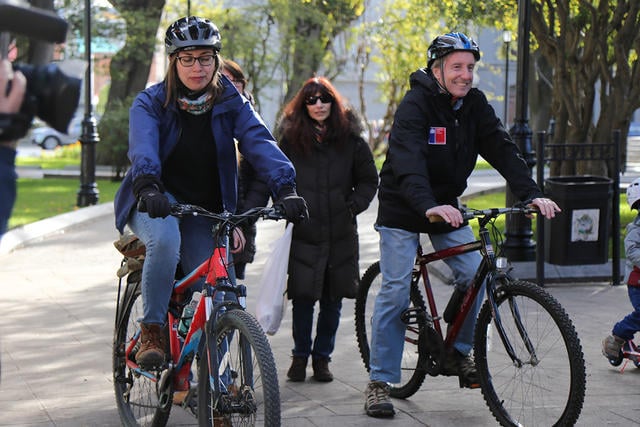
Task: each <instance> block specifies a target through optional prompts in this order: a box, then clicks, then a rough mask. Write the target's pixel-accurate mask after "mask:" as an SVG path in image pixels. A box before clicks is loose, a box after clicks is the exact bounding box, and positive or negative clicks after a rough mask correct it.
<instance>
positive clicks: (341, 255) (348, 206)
mask: <svg viewBox="0 0 640 427" xmlns="http://www.w3.org/2000/svg"><path fill="white" fill-rule="evenodd" d="M356 120H357V119H356V118H355V116H354V117H353V120H352V125H353V126H352V127H353V130H352V133H351V136H350V138H349V141H348V144H346V146H344V147H341V148H340V147H337V146H336V145H335V144H331V143H327V141H325V142H323V143H317V144H315V145H314V147H313V149H312V150H311V152H310V153H309V154H308V155H305V154H304V153H301V152H300V151H297V150H293V149H292V147H291V145H290V144H289V141H287V140H286V139H282V140H281V141H280V148H281V149H282V151H283V152H284V153H285V154H286V155H287V157H289V159H291V162H292V163H293V165H294V167H295V169H296V190H297V192H298V195H300V196H302V197H303V198H304V199H305V201H306V202H307V205H308V207H309V220H308V221H305V222H303V223H300V224H296V225H295V227H294V228H293V238H292V242H291V251H290V255H289V281H288V284H287V294H288V297H289V299H294V298H305V299H311V300H319V299H320V298H321V297H322V295H323V288H324V286H325V284H326V285H328V286H329V288H328V289H326V290H325V292H327V295H329V297H330V298H331V299H334V300H335V299H339V298H354V297H355V293H356V288H357V285H358V281H359V277H360V275H359V264H358V260H359V248H358V228H357V222H356V215H358V214H359V213H361V212H363V211H364V210H366V209H367V207H368V206H369V204H370V203H371V200H372V199H373V197H374V196H375V193H376V187H377V185H378V172H377V170H376V167H375V164H374V161H373V155H372V154H371V150H370V148H369V145H368V144H367V143H366V142H365V141H364V140H363V139H362V137H361V136H360V132H361V126H360V125H359V123H356ZM287 125H288V123H287V122H286V121H285V122H283V123H282V126H287ZM280 134H282V133H280Z"/></svg>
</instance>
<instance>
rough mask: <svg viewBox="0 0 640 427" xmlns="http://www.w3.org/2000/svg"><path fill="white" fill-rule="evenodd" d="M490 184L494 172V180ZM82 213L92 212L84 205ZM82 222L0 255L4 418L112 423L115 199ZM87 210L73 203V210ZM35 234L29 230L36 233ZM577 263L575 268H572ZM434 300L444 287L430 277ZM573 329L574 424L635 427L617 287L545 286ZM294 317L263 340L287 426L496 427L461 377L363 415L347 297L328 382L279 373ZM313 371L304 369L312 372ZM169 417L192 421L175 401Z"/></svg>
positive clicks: (366, 244)
mask: <svg viewBox="0 0 640 427" xmlns="http://www.w3.org/2000/svg"><path fill="white" fill-rule="evenodd" d="M494 186H495V180H494ZM85 209H87V208H85ZM90 209H93V210H92V212H93V213H94V215H88V216H87V217H84V218H82V221H81V222H79V223H78V222H77V221H74V220H73V218H72V219H69V218H67V223H66V224H65V225H64V226H63V227H62V228H61V229H60V228H59V229H58V231H55V232H54V233H53V234H49V235H47V236H44V237H34V239H35V240H34V239H30V240H29V241H28V243H27V244H26V246H23V247H21V246H20V245H17V246H16V247H14V248H12V249H11V250H7V251H6V252H4V253H0V284H1V287H0V312H1V313H3V316H2V320H0V350H1V354H0V355H1V358H2V381H1V383H0V426H38V427H40V426H118V425H120V421H119V418H118V414H117V410H116V408H115V400H114V396H113V384H112V383H113V381H112V378H111V338H112V333H113V319H114V311H115V301H116V292H117V286H116V285H117V278H116V275H115V272H116V270H117V268H118V266H119V263H120V256H119V254H118V253H117V252H116V250H115V249H114V248H113V245H112V242H113V241H114V240H115V239H116V237H117V236H116V231H115V229H114V226H113V217H112V213H111V209H110V205H102V206H98V207H92V208H90ZM85 213H86V211H84V210H82V209H81V210H79V211H78V215H80V216H82V215H84V214H85ZM374 219H375V205H374V206H373V207H372V208H371V209H369V210H368V211H367V212H365V213H364V214H363V215H361V216H360V217H359V224H360V237H361V267H362V268H363V269H364V268H366V266H367V265H369V264H370V263H372V262H373V261H374V260H376V259H377V258H378V236H377V233H375V231H374V230H373V221H374ZM282 230H283V224H282V223H275V222H261V223H260V225H259V232H258V242H257V244H258V254H257V257H256V261H255V262H254V263H253V264H252V265H250V266H249V267H248V271H247V280H246V281H245V283H246V284H247V285H248V289H249V298H248V306H249V308H250V309H251V308H253V307H254V306H255V297H256V296H257V294H258V290H257V289H255V287H252V284H255V283H257V282H258V277H259V275H260V272H261V271H262V268H263V266H264V262H265V260H266V257H267V253H266V252H267V251H266V249H267V248H268V242H269V241H270V240H272V239H274V238H277V237H278V236H279V235H280V234H281V233H282ZM32 237H33V236H32ZM577 268H579V267H577ZM434 288H435V291H436V295H437V298H438V299H439V300H442V301H444V300H445V299H446V298H448V295H449V293H450V291H451V289H450V288H449V287H448V286H446V285H444V284H442V283H440V280H438V279H436V280H435V284H434ZM548 290H549V292H551V293H552V294H553V295H554V296H555V297H556V298H557V299H558V300H559V301H560V302H561V304H562V305H563V306H564V307H565V309H566V310H567V312H568V313H569V315H570V316H571V318H572V320H573V322H574V323H575V325H576V328H577V330H578V333H579V336H580V339H581V342H582V346H583V350H584V354H585V360H586V363H587V395H586V399H585V405H584V409H583V411H582V416H581V417H580V420H579V423H578V424H579V425H582V426H602V425H609V426H623V425H624V426H628V425H640V421H638V420H640V406H639V405H638V403H637V402H638V392H637V390H638V383H639V382H640V369H635V368H634V367H633V366H627V368H626V370H625V372H624V373H623V374H621V373H620V372H619V369H617V368H613V367H611V366H609V365H608V363H607V362H606V360H605V359H604V358H603V357H602V356H601V354H600V341H601V340H602V338H603V337H604V336H605V335H606V334H608V333H609V331H610V329H611V327H612V325H613V323H614V322H615V321H617V320H618V319H619V318H621V317H623V316H624V315H626V314H627V313H628V312H629V311H630V310H631V306H630V304H629V303H628V299H627V296H626V289H625V288H624V287H611V286H609V285H608V284H606V283H590V282H586V283H579V284H575V283H574V284H572V283H568V284H557V285H550V286H549V287H548ZM290 331H291V317H290V312H288V313H287V315H286V316H285V319H284V321H283V324H282V326H281V329H280V331H279V332H278V333H277V334H276V335H274V336H272V337H270V338H269V339H270V342H271V345H272V348H273V352H274V354H275V357H276V363H277V367H278V377H279V379H280V387H281V398H282V411H283V425H284V426H291V427H300V426H301V427H305V426H329V427H330V426H340V427H343V426H367V427H370V426H387V425H397V426H403V427H404V426H471V425H473V426H493V425H496V422H495V421H494V419H493V417H492V416H491V414H490V412H489V410H488V408H487V406H486V404H485V403H484V400H483V399H482V395H481V392H480V391H479V390H467V389H460V388H458V384H457V379H455V378H449V377H436V378H433V377H427V379H426V381H425V383H424V385H423V387H422V389H421V390H420V391H419V392H418V393H417V394H416V395H414V396H413V397H412V398H410V399H407V400H395V401H394V404H395V405H396V409H397V412H398V413H397V415H396V417H395V418H394V419H393V420H392V421H390V420H377V419H372V418H369V417H367V416H366V415H365V414H364V410H363V404H364V396H363V390H364V388H365V385H366V383H367V381H368V377H367V374H366V371H365V369H364V367H363V364H362V361H361V359H360V356H359V353H358V349H357V344H356V341H355V336H354V319H353V301H352V300H345V301H344V306H343V316H342V320H341V325H340V329H339V332H338V337H337V343H336V351H335V353H334V355H333V362H332V364H331V369H332V371H333V373H334V375H335V378H336V379H335V381H333V382H331V383H317V382H314V381H313V380H307V381H306V382H304V383H290V382H287V381H286V380H285V378H286V371H287V369H288V367H289V363H290V357H289V356H290V351H291V347H292V339H291V336H290ZM309 374H310V370H309ZM169 424H170V425H172V426H182V425H196V423H195V419H194V418H192V417H191V416H190V415H188V414H187V413H186V412H184V411H183V410H181V409H179V408H174V410H173V411H172V415H171V418H170V422H169Z"/></svg>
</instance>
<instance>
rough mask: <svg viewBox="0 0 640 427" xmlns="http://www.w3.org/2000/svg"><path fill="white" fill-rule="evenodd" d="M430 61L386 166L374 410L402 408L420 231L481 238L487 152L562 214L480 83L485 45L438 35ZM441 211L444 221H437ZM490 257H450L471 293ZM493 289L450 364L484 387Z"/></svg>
mask: <svg viewBox="0 0 640 427" xmlns="http://www.w3.org/2000/svg"><path fill="white" fill-rule="evenodd" d="M427 56H428V63H427V67H426V68H422V69H419V70H417V71H415V72H414V73H412V74H411V76H410V89H409V91H408V92H407V93H406V95H405V97H404V99H403V100H402V102H401V103H400V105H399V106H398V109H397V111H396V113H395V117H394V123H393V126H392V128H391V134H390V139H389V150H388V152H387V157H386V159H385V162H384V164H383V166H382V170H381V172H380V187H379V191H378V199H379V206H378V218H377V220H376V230H377V231H378V233H380V270H381V273H382V287H381V290H380V293H379V294H378V296H377V297H376V302H375V307H374V313H373V325H372V336H371V354H370V360H369V363H370V382H369V384H368V386H367V390H366V392H365V394H366V402H365V410H366V412H367V415H370V416H373V417H389V416H393V415H394V413H395V411H394V409H393V404H392V403H391V400H390V399H389V393H390V387H389V384H388V383H397V382H398V381H399V380H400V364H401V359H402V351H403V344H404V335H405V329H406V325H405V324H404V323H403V322H402V320H401V317H400V315H401V313H402V312H403V311H404V310H405V309H407V308H408V306H409V289H410V281H411V271H412V268H413V264H414V261H415V256H416V248H417V245H418V243H419V238H420V233H428V234H429V237H430V239H431V243H432V245H433V247H434V249H435V250H441V249H444V248H448V247H451V246H454V245H457V244H462V243H467V242H470V241H473V240H475V237H474V235H473V231H472V229H471V227H470V226H469V225H468V224H467V223H466V221H464V220H463V218H462V214H461V213H460V211H459V210H458V197H459V196H460V195H461V194H462V193H463V192H464V190H465V189H466V187H467V179H468V178H469V176H470V175H471V172H472V171H473V168H474V166H475V164H476V160H477V158H478V155H481V156H482V157H483V158H484V159H485V160H487V161H488V162H489V163H490V164H491V165H492V166H493V167H494V168H496V169H497V170H498V172H500V174H501V175H502V176H503V177H504V178H505V179H506V181H507V183H508V184H509V187H510V189H511V191H512V192H513V193H514V195H515V196H516V197H518V198H519V199H520V200H523V201H524V200H531V203H532V204H534V205H535V206H537V207H538V208H539V210H540V213H541V214H542V215H544V216H545V217H547V218H552V217H553V216H554V215H555V212H558V211H560V208H559V207H558V206H557V205H556V203H555V202H553V201H552V200H549V199H546V198H544V197H543V194H542V192H541V191H540V189H539V188H538V186H537V185H536V183H535V181H533V179H532V178H531V176H530V174H529V170H528V167H527V165H526V163H525V161H524V159H523V157H522V155H521V153H520V151H519V150H518V147H517V146H516V145H515V144H514V143H513V141H512V140H511V137H510V136H509V133H508V132H507V131H506V129H505V128H504V126H503V124H502V123H501V122H500V119H499V118H498V117H497V116H496V114H495V111H494V110H493V108H492V107H491V105H490V104H489V103H488V101H487V98H486V97H485V95H484V94H483V92H481V91H480V90H478V89H476V88H472V83H473V71H474V68H475V64H476V62H477V61H478V60H480V50H479V48H478V45H477V44H476V42H475V41H474V40H473V39H470V38H469V37H467V36H466V35H464V34H462V33H448V34H444V35H441V36H438V37H436V38H435V39H434V40H433V42H432V43H431V45H430V46H429V49H428V51H427ZM432 215H435V216H439V217H442V218H443V219H444V221H445V222H443V223H430V222H429V220H428V219H427V217H429V216H432ZM480 261H481V256H480V254H479V253H478V252H470V253H467V254H463V255H460V256H457V257H452V258H448V259H447V260H446V262H447V264H448V266H449V267H450V268H451V270H452V271H453V276H454V279H455V290H454V292H456V293H458V294H459V295H462V294H463V293H464V292H465V291H466V289H467V286H468V285H469V283H470V282H471V280H472V278H473V275H474V273H475V272H476V270H477V268H478V266H479V264H480ZM482 300H483V295H479V297H478V298H477V299H476V301H475V305H474V307H472V311H471V313H470V314H469V316H468V317H467V319H466V321H465V323H464V325H463V327H462V329H461V330H460V333H459V335H458V339H457V340H456V342H455V343H454V349H453V350H452V351H451V352H450V353H448V354H447V357H446V361H445V365H444V367H443V368H444V373H445V375H457V376H459V377H460V383H461V385H464V386H466V387H472V388H475V387H477V386H478V378H477V373H476V370H475V364H474V362H473V359H472V357H471V356H470V352H471V349H472V342H473V331H474V328H475V322H476V317H477V314H478V310H479V309H480V305H481V303H482Z"/></svg>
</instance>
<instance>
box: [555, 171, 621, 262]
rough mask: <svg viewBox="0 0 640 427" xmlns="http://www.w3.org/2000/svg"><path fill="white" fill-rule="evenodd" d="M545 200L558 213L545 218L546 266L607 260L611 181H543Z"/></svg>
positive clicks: (571, 178) (601, 178)
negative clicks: (552, 205) (555, 207)
mask: <svg viewBox="0 0 640 427" xmlns="http://www.w3.org/2000/svg"><path fill="white" fill-rule="evenodd" d="M545 190H546V191H545V192H546V195H547V197H549V198H551V199H553V200H554V201H555V202H556V203H557V204H558V206H560V209H562V212H560V213H559V214H557V215H556V217H555V218H553V219H551V220H547V219H545V226H544V247H545V251H544V257H545V261H546V262H548V263H550V264H558V265H584V264H604V263H606V262H607V261H609V234H610V230H609V227H610V224H611V201H612V197H613V180H612V179H610V178H607V177H604V176H590V175H583V176H557V177H552V178H548V179H547V180H546V181H545Z"/></svg>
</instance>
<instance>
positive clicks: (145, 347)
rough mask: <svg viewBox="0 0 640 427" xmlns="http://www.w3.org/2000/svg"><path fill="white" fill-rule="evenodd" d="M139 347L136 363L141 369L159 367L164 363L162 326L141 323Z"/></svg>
mask: <svg viewBox="0 0 640 427" xmlns="http://www.w3.org/2000/svg"><path fill="white" fill-rule="evenodd" d="M140 327H141V329H142V333H141V334H140V349H139V350H138V352H137V353H136V363H137V364H138V365H140V366H141V367H142V368H143V369H147V370H149V369H154V368H159V367H161V366H162V365H163V364H164V347H165V346H164V328H163V327H162V326H161V325H156V324H150V323H141V324H140Z"/></svg>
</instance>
